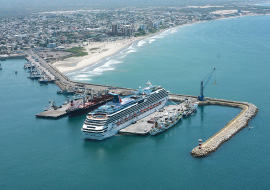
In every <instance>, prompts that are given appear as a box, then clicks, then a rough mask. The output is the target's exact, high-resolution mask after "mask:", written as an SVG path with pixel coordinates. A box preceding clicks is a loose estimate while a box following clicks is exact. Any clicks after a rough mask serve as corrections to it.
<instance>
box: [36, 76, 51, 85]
mask: <svg viewBox="0 0 270 190" xmlns="http://www.w3.org/2000/svg"><path fill="white" fill-rule="evenodd" d="M38 82H40V83H43V84H48V82H49V80H48V79H47V78H46V77H45V76H44V77H41V78H40V79H39V80H38Z"/></svg>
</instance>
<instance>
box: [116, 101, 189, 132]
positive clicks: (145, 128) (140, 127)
mask: <svg viewBox="0 0 270 190" xmlns="http://www.w3.org/2000/svg"><path fill="white" fill-rule="evenodd" d="M183 107H184V105H183V104H176V105H169V106H166V107H164V111H156V112H154V113H152V114H150V115H148V116H146V117H145V118H143V119H141V120H139V121H137V122H136V123H134V124H131V125H129V126H128V127H126V128H124V129H121V130H120V131H119V132H118V133H119V134H122V135H141V136H144V135H148V134H149V131H150V129H151V127H152V126H153V123H148V121H149V120H150V119H152V118H155V117H156V118H159V117H161V116H163V115H164V114H165V113H167V112H170V111H172V110H174V109H176V110H178V109H180V110H181V109H183Z"/></svg>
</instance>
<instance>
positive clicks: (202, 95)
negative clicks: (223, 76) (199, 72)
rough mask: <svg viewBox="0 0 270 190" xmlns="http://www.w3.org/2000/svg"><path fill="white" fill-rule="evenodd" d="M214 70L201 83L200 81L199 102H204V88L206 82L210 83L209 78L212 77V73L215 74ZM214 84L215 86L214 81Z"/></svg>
mask: <svg viewBox="0 0 270 190" xmlns="http://www.w3.org/2000/svg"><path fill="white" fill-rule="evenodd" d="M215 70H216V68H214V69H213V70H212V71H211V73H209V74H208V75H207V76H206V77H205V78H204V79H203V80H202V81H201V94H200V96H198V100H200V101H204V94H203V91H204V89H205V88H206V86H207V84H208V82H209V81H210V79H211V77H212V76H213V74H214V72H215ZM214 84H216V81H215V82H214Z"/></svg>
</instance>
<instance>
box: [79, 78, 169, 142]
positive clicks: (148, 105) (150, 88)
mask: <svg viewBox="0 0 270 190" xmlns="http://www.w3.org/2000/svg"><path fill="white" fill-rule="evenodd" d="M112 95H113V96H114V98H113V101H112V102H109V103H107V104H106V105H103V106H100V107H99V108H97V109H96V110H95V111H93V112H90V113H88V115H87V116H86V120H85V122H84V124H83V127H82V132H83V133H84V135H85V138H87V139H95V140H103V139H105V138H108V137H111V136H113V135H115V134H116V133H117V132H118V131H119V130H120V129H123V128H125V127H127V126H129V125H130V124H132V123H135V122H136V121H137V120H140V119H142V118H144V117H146V116H148V115H149V114H151V113H153V112H155V111H157V110H159V109H161V108H163V107H164V106H165V104H166V103H167V101H168V99H169V94H168V92H167V91H166V90H165V89H163V88H162V87H160V86H154V85H152V84H151V83H150V82H148V83H146V87H145V88H143V89H139V90H138V91H134V92H133V93H132V94H131V95H130V96H127V97H125V98H123V99H121V98H120V96H119V95H118V94H112Z"/></svg>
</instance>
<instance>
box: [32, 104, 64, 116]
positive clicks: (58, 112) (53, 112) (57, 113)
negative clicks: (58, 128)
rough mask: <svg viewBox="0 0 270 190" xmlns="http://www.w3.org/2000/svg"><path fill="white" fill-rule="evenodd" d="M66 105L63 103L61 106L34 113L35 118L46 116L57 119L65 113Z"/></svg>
mask: <svg viewBox="0 0 270 190" xmlns="http://www.w3.org/2000/svg"><path fill="white" fill-rule="evenodd" d="M67 109H68V105H63V106H62V107H61V108H57V109H55V110H54V109H53V110H48V111H44V112H42V113H39V114H36V117H37V118H47V119H58V118H60V117H64V116H66V115H67V112H66V110H67Z"/></svg>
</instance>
